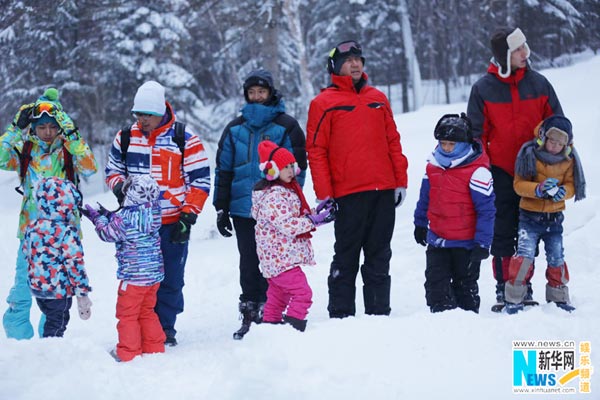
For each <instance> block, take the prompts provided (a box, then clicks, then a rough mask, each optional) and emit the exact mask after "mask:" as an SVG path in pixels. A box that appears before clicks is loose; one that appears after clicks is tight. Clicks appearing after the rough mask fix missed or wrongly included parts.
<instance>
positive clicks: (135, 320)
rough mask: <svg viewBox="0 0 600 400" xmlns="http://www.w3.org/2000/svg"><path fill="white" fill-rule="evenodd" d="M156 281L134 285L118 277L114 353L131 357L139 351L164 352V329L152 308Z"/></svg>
mask: <svg viewBox="0 0 600 400" xmlns="http://www.w3.org/2000/svg"><path fill="white" fill-rule="evenodd" d="M159 286H160V284H159V283H156V284H154V285H152V286H135V285H131V284H127V283H126V282H123V281H121V283H120V284H119V291H118V298H117V319H118V320H119V322H118V323H117V331H118V332H119V343H118V344H117V356H118V357H119V358H120V359H121V361H130V360H132V359H133V358H134V357H135V356H138V355H141V354H142V353H164V352H165V339H166V337H165V333H164V332H163V329H162V326H161V325H160V322H159V320H158V315H156V313H155V312H154V306H155V305H156V292H157V291H158V287H159Z"/></svg>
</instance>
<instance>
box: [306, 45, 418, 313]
mask: <svg viewBox="0 0 600 400" xmlns="http://www.w3.org/2000/svg"><path fill="white" fill-rule="evenodd" d="M364 64H365V58H364V57H363V56H362V48H361V46H360V45H359V44H358V43H357V42H355V41H353V40H351V41H346V42H342V43H340V44H338V45H337V46H336V47H335V48H334V49H333V50H331V52H330V53H329V58H328V65H327V70H328V72H329V73H330V74H331V79H332V84H331V86H329V87H328V88H326V89H324V90H323V91H322V92H321V93H320V94H319V95H318V96H316V97H315V98H314V99H313V100H312V102H311V104H310V109H309V111H308V123H307V143H306V149H307V151H308V160H309V164H310V170H311V174H312V178H313V185H314V189H315V192H316V195H317V198H318V199H321V200H322V199H325V198H327V197H330V198H334V199H335V200H336V202H337V204H338V207H339V209H338V212H337V214H336V220H335V246H334V251H335V254H334V256H333V262H332V263H331V270H330V273H329V278H328V285H329V305H328V307H327V309H328V311H329V316H330V317H331V318H344V317H348V316H352V315H354V314H355V313H356V307H355V292H356V275H357V274H358V271H359V259H360V252H361V250H362V251H363V252H364V264H363V265H362V268H361V274H362V279H363V284H364V286H363V296H364V304H365V313H367V314H374V315H388V314H389V313H390V311H391V308H390V282H391V279H390V275H389V267H390V258H391V256H392V252H391V249H390V241H391V239H392V234H393V232H394V222H395V216H396V213H395V207H397V206H399V205H401V204H402V202H403V201H404V199H405V197H406V186H407V181H408V179H407V174H406V170H407V168H408V161H407V159H406V157H405V156H404V155H403V154H402V146H401V144H400V135H399V134H398V131H397V129H396V124H395V123H394V118H393V114H392V110H391V108H390V104H389V101H388V99H387V98H386V96H385V95H384V94H383V93H382V92H381V91H379V90H377V89H375V88H373V87H371V86H369V85H368V84H367V79H368V78H367V74H365V73H364V72H363V68H364Z"/></svg>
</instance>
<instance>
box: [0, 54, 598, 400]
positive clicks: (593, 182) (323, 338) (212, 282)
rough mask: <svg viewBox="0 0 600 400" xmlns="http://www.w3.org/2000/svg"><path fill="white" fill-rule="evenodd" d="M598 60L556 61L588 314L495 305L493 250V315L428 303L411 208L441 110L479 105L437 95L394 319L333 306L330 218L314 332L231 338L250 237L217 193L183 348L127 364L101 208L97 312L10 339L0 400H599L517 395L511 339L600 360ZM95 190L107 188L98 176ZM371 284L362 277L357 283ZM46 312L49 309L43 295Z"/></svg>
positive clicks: (322, 246)
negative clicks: (578, 191) (238, 231)
mask: <svg viewBox="0 0 600 400" xmlns="http://www.w3.org/2000/svg"><path fill="white" fill-rule="evenodd" d="M599 73H600V57H595V58H592V59H590V60H587V61H583V62H581V63H579V64H577V65H574V66H571V67H567V68H562V69H555V70H548V71H545V72H544V74H545V75H546V76H547V77H548V79H549V80H550V81H551V82H552V83H553V85H554V87H555V89H556V91H557V93H558V95H559V97H560V99H561V102H562V104H563V107H564V110H565V113H566V115H567V116H568V117H570V118H571V120H572V121H573V125H574V133H575V141H576V145H577V147H578V149H579V152H580V155H581V157H582V159H583V162H584V168H585V171H586V174H587V175H586V177H587V183H588V198H587V199H586V200H585V201H583V202H579V203H577V204H574V203H573V202H572V201H571V202H569V203H568V205H567V207H568V209H567V212H566V221H565V224H564V225H565V235H564V242H565V247H566V258H567V261H568V264H569V267H570V272H571V284H570V285H569V286H570V290H571V297H572V302H573V304H574V305H575V306H576V307H577V311H576V312H574V313H573V314H567V313H565V312H563V311H561V310H559V309H557V308H555V307H554V306H552V305H547V304H542V306H540V307H537V308H535V309H531V310H528V311H526V312H523V313H521V314H519V315H515V316H507V315H505V314H494V313H492V312H491V311H489V308H490V306H491V305H492V303H493V300H494V287H493V286H494V282H493V279H492V273H491V265H490V261H489V260H487V261H485V262H484V263H483V266H482V273H481V275H482V276H481V279H480V281H479V283H480V291H481V298H482V304H481V313H480V314H479V315H475V314H473V313H468V312H462V311H458V310H457V311H451V312H445V313H442V314H436V315H432V314H430V313H429V311H428V309H427V307H426V305H425V299H424V289H423V283H424V276H423V271H424V268H425V252H424V248H423V247H421V246H419V245H417V244H415V242H414V240H413V234H412V231H413V224H412V213H413V211H414V206H415V204H416V201H417V196H418V188H419V184H420V179H421V177H422V175H423V173H424V167H425V159H426V157H427V154H428V152H429V151H431V149H432V148H433V146H434V140H433V134H432V130H433V127H434V125H435V122H436V121H437V120H438V118H439V117H440V116H441V115H443V114H445V113H448V112H460V111H464V110H465V108H466V104H465V103H458V104H453V105H449V106H427V107H424V108H423V109H421V110H419V111H418V112H414V113H410V114H403V115H397V116H396V122H397V125H398V127H399V130H400V132H401V134H402V144H403V146H404V150H405V153H406V154H407V156H408V158H409V161H410V169H409V179H410V183H409V191H408V199H407V201H406V202H405V204H404V205H403V206H402V207H401V208H400V209H398V210H397V223H396V231H395V236H394V239H393V243H392V249H393V252H394V256H393V258H392V314H391V316H389V317H372V316H365V315H364V314H363V312H362V310H363V307H362V296H360V295H359V296H358V298H357V306H358V307H357V308H358V310H359V312H358V314H357V316H356V317H355V318H348V319H344V320H330V319H329V318H328V316H327V312H326V306H327V285H326V280H327V273H328V265H329V263H330V261H331V257H332V245H333V243H332V241H333V226H331V225H330V226H326V227H323V228H321V229H320V230H319V231H318V232H317V233H316V235H315V236H314V238H313V245H314V248H315V254H316V260H317V264H318V265H317V266H316V267H315V268H312V269H307V270H306V272H307V275H308V279H309V282H310V283H311V286H312V288H313V291H314V304H313V306H312V309H311V312H310V314H309V325H308V328H307V331H306V332H305V333H304V334H300V333H298V332H295V331H293V330H292V329H291V328H290V327H288V326H253V328H252V330H251V332H250V333H249V334H248V335H247V337H246V338H245V339H244V340H243V341H234V340H232V338H231V334H232V332H233V331H234V330H236V329H237V327H238V326H239V321H238V320H237V318H238V312H237V297H238V295H239V286H238V272H237V262H238V261H237V249H236V243H235V239H233V238H229V239H226V238H221V237H220V236H219V235H218V233H217V232H216V228H215V225H214V221H215V213H214V210H213V209H212V206H210V205H207V207H206V210H205V211H204V213H203V214H202V216H201V218H200V219H199V221H198V224H197V225H196V226H195V228H194V230H193V232H192V241H191V243H190V257H189V259H188V264H187V273H186V287H185V296H186V311H185V312H184V313H183V314H181V315H180V317H179V320H178V323H177V329H178V331H179V333H178V336H177V337H178V340H179V342H180V345H179V346H177V347H175V348H168V349H167V352H166V353H165V354H160V355H152V356H144V357H142V358H137V359H135V360H134V361H132V362H130V363H121V364H119V363H115V362H114V360H113V359H112V358H111V357H110V356H109V354H108V350H110V349H111V348H112V347H113V346H114V345H115V343H116V339H117V332H116V328H115V325H116V319H115V317H114V314H115V302H116V291H117V280H116V278H115V260H114V258H113V254H114V247H113V246H112V245H110V244H107V243H103V242H101V241H100V240H99V239H98V238H97V236H96V235H95V233H94V232H93V230H92V226H91V224H90V223H89V222H87V221H86V222H85V223H84V232H85V233H84V235H85V237H84V247H85V252H86V266H87V270H88V273H89V275H90V279H91V283H92V286H93V288H94V292H93V293H92V300H93V302H94V306H93V308H92V310H93V311H92V313H93V314H92V318H91V319H90V320H89V321H81V320H80V319H78V318H77V316H76V315H73V317H72V319H71V323H70V324H69V328H68V330H67V332H66V336H65V338H63V339H47V340H40V339H38V338H35V339H32V340H30V341H21V342H18V341H15V340H8V339H5V338H4V337H2V338H0V399H1V400H17V399H38V398H44V399H62V398H64V397H76V398H85V399H89V400H92V399H128V400H133V399H144V400H155V399H156V400H159V399H259V398H272V399H283V398H286V399H362V398H367V397H368V398H372V399H400V398H403V399H417V398H426V399H438V398H439V399H445V400H451V399H509V398H524V399H527V398H535V399H541V398H549V399H553V398H556V399H562V398H568V399H590V400H591V399H597V398H599V395H598V393H600V387H598V386H596V383H597V382H598V378H597V376H594V375H592V380H591V382H592V385H591V389H592V394H576V395H562V396H561V395H547V396H537V397H536V396H533V395H519V396H517V395H514V394H512V370H513V359H512V347H511V343H512V341H513V340H574V341H576V342H580V341H590V342H591V344H592V353H591V359H592V364H595V365H600V358H598V357H597V354H598V353H597V351H596V350H595V348H594V345H599V344H600V319H599V312H598V309H599V308H598V305H599V304H600V290H598V287H600V278H599V274H597V273H596V272H597V266H596V265H595V261H594V260H597V257H599V256H600V245H599V244H598V241H597V239H594V238H595V236H596V235H597V234H598V232H599V228H600V223H599V220H598V212H597V210H598V209H600V197H599V195H600V191H599V190H598V184H597V183H598V179H597V171H599V170H600V169H599V167H600V165H599V164H600V161H599V160H600V158H597V155H596V154H595V153H596V151H595V150H597V148H598V146H597V143H596V140H597V138H598V135H597V133H598V131H599V130H600V100H599V99H600V96H599V95H598V93H600V80H599V79H598V75H599ZM14 175H15V174H9V173H4V172H3V173H0V185H1V186H2V187H3V188H5V192H6V195H4V196H1V197H0V226H1V230H0V238H1V239H2V240H0V257H1V258H2V259H4V260H5V262H4V266H3V267H2V270H3V272H4V273H3V277H2V278H1V279H0V296H1V297H4V296H5V295H6V294H7V293H8V290H9V288H10V286H11V284H12V279H13V276H14V260H15V257H16V254H15V252H16V249H17V239H16V238H15V231H16V226H17V213H18V202H19V198H18V195H17V194H16V193H14V192H13V190H12V187H14V186H16V176H14ZM307 188H308V190H306V193H307V197H308V198H309V200H312V199H314V194H313V193H312V190H311V183H310V182H309V183H308V185H307ZM86 191H87V192H89V193H98V189H97V188H87V190H86ZM86 201H87V202H94V201H100V202H102V203H103V204H105V205H107V206H112V205H114V202H113V199H112V195H110V194H108V193H104V194H96V195H93V194H92V195H88V196H87V197H86ZM538 265H539V267H538V272H537V274H536V276H535V277H534V280H533V282H534V290H535V294H534V296H535V298H536V299H538V300H540V301H541V302H542V303H543V300H544V284H545V279H544V274H543V266H544V265H545V262H544V260H543V259H538ZM359 279H360V278H359ZM360 288H361V283H360V282H358V291H357V292H358V293H361V289H360ZM594 310H595V311H594ZM1 311H2V312H4V306H3V307H2V309H1ZM33 315H34V316H33V318H34V320H36V321H37V318H38V316H39V311H38V310H37V308H36V307H35V305H34V308H33ZM2 336H3V335H2ZM598 351H600V350H598ZM573 382H574V383H573ZM573 382H571V383H570V385H571V386H573V387H576V388H578V387H579V386H578V381H577V379H576V380H575V381H573ZM568 385H569V384H568Z"/></svg>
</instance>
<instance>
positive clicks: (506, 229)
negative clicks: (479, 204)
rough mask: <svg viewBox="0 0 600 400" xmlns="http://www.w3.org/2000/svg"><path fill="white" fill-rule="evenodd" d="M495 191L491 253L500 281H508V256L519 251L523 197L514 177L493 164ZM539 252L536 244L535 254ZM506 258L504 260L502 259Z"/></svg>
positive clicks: (495, 271)
mask: <svg viewBox="0 0 600 400" xmlns="http://www.w3.org/2000/svg"><path fill="white" fill-rule="evenodd" d="M491 171H492V178H493V179H494V192H495V194H496V201H495V203H494V204H495V206H496V218H495V219H494V238H493V240H492V248H491V251H490V253H491V254H492V255H493V256H494V259H493V261H492V267H493V268H494V276H495V277H496V280H497V281H498V282H499V283H504V281H506V279H507V277H506V272H507V268H508V266H507V263H508V262H509V260H507V258H510V257H512V256H513V255H515V254H516V252H517V241H518V238H519V234H518V230H519V202H520V201H521V197H520V196H519V195H518V194H517V193H516V192H515V190H514V187H513V182H514V178H513V177H512V176H511V175H510V174H509V173H508V172H506V171H504V170H503V169H500V168H498V167H495V166H493V165H492V169H491ZM538 254H539V247H538V246H537V245H536V248H535V255H536V256H537V255H538ZM503 258H504V260H502V259H503Z"/></svg>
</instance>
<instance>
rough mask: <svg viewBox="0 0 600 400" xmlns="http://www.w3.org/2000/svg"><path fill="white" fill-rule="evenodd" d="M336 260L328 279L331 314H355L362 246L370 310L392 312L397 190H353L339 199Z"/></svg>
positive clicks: (342, 315) (345, 315) (339, 315)
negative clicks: (391, 288) (392, 261)
mask: <svg viewBox="0 0 600 400" xmlns="http://www.w3.org/2000/svg"><path fill="white" fill-rule="evenodd" d="M336 201H337V203H338V206H339V209H338V212H337V214H336V219H335V245H334V252H335V254H334V256H333V262H332V263H331V269H330V271H329V278H328V280H327V283H328V286H329V305H328V307H327V310H328V311H329V316H330V317H331V318H344V317H348V316H351V315H355V313H356V306H355V295H356V276H357V274H358V270H359V263H360V254H361V250H362V252H363V253H364V263H363V265H362V267H361V274H362V280H363V298H364V305H365V313H366V314H374V315H389V313H390V311H391V308H390V283H391V278H390V274H389V271H390V259H391V257H392V250H391V248H390V241H391V239H392V234H393V232H394V223H395V218H396V210H395V207H394V191H393V190H383V191H369V192H359V193H353V194H350V195H347V196H343V197H340V198H337V199H336Z"/></svg>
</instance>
